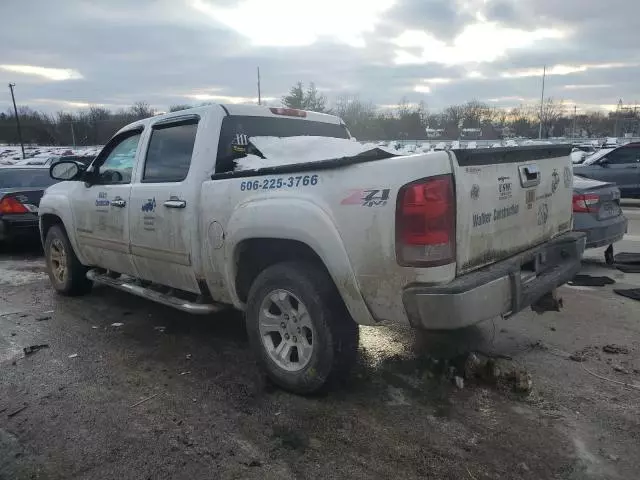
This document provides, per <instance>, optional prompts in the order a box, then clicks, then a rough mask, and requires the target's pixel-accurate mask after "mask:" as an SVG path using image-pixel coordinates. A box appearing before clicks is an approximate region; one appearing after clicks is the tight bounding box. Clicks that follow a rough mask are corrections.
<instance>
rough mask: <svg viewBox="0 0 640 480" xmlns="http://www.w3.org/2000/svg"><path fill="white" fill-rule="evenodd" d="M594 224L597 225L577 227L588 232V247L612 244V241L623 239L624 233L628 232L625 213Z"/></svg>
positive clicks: (578, 229) (580, 230) (577, 229)
mask: <svg viewBox="0 0 640 480" xmlns="http://www.w3.org/2000/svg"><path fill="white" fill-rule="evenodd" d="M576 223H577V222H576ZM594 225H597V226H595V227H592V228H584V229H583V228H581V226H580V225H578V226H577V227H578V228H576V231H579V232H584V233H586V234H587V246H586V248H597V247H604V246H607V245H611V244H612V243H615V242H619V241H620V240H622V237H624V234H625V233H627V219H626V217H625V216H624V215H620V216H618V217H615V218H612V219H610V220H605V221H602V222H597V223H596V222H594ZM574 227H575V225H574Z"/></svg>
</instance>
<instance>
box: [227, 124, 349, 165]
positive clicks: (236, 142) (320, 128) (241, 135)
mask: <svg viewBox="0 0 640 480" xmlns="http://www.w3.org/2000/svg"><path fill="white" fill-rule="evenodd" d="M305 135H310V136H315V137H332V138H349V132H348V130H347V127H345V126H344V125H340V124H334V123H325V122H314V121H311V120H300V119H298V118H273V117H250V116H235V115H232V116H227V117H225V118H224V119H223V121H222V129H221V131H220V142H219V143H218V155H217V159H216V172H217V173H222V172H230V171H232V170H233V169H234V160H236V159H238V158H242V157H243V156H244V155H246V154H247V153H251V152H250V150H247V144H248V140H249V138H250V137H298V136H305Z"/></svg>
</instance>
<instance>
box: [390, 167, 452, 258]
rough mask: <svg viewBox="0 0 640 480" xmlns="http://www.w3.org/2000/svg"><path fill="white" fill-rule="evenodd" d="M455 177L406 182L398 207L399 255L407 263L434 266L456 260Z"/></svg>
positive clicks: (397, 234) (397, 245)
mask: <svg viewBox="0 0 640 480" xmlns="http://www.w3.org/2000/svg"><path fill="white" fill-rule="evenodd" d="M455 221H456V211H455V194H454V190H453V178H452V177H451V175H442V176H438V177H431V178H428V179H424V180H419V181H417V182H414V183H410V184H408V185H405V186H404V187H402V188H401V189H400V192H398V204H397V208H396V257H397V260H398V263H399V264H400V265H403V266H413V267H433V266H438V265H446V264H448V263H452V262H454V261H455V260H454V259H455V247H456V224H455Z"/></svg>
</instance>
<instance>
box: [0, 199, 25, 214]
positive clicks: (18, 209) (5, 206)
mask: <svg viewBox="0 0 640 480" xmlns="http://www.w3.org/2000/svg"><path fill="white" fill-rule="evenodd" d="M0 213H29V210H28V209H27V207H25V206H24V205H23V204H21V203H20V202H19V201H18V200H16V199H15V198H13V197H4V198H3V199H2V201H0Z"/></svg>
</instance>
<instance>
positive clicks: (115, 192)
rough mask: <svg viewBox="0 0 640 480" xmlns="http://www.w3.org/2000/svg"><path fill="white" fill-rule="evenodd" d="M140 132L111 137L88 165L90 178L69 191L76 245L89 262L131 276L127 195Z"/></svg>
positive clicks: (131, 262) (128, 195)
mask: <svg viewBox="0 0 640 480" xmlns="http://www.w3.org/2000/svg"><path fill="white" fill-rule="evenodd" d="M140 136H141V131H140V130H135V131H130V132H125V133H123V134H121V135H118V136H117V137H115V138H113V139H112V140H111V141H110V142H109V143H108V144H107V146H106V147H105V148H104V149H103V151H102V152H101V154H100V156H99V157H98V158H97V159H96V160H95V161H94V163H93V164H92V169H93V172H94V173H93V180H92V182H91V183H90V184H85V185H83V184H79V185H78V186H77V187H76V188H75V189H74V191H73V193H72V196H73V198H72V201H71V205H72V208H73V215H74V224H75V225H76V238H77V240H78V247H79V248H80V250H81V251H82V254H83V255H84V257H85V258H86V259H87V261H88V262H89V264H90V265H92V266H97V267H102V268H107V269H109V270H113V271H116V272H119V273H126V274H130V275H135V267H134V264H133V261H132V259H131V254H130V253H129V221H128V220H129V218H128V211H129V207H130V206H129V197H130V194H131V178H132V173H133V167H134V165H135V159H136V152H137V149H138V144H139V142H140Z"/></svg>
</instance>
